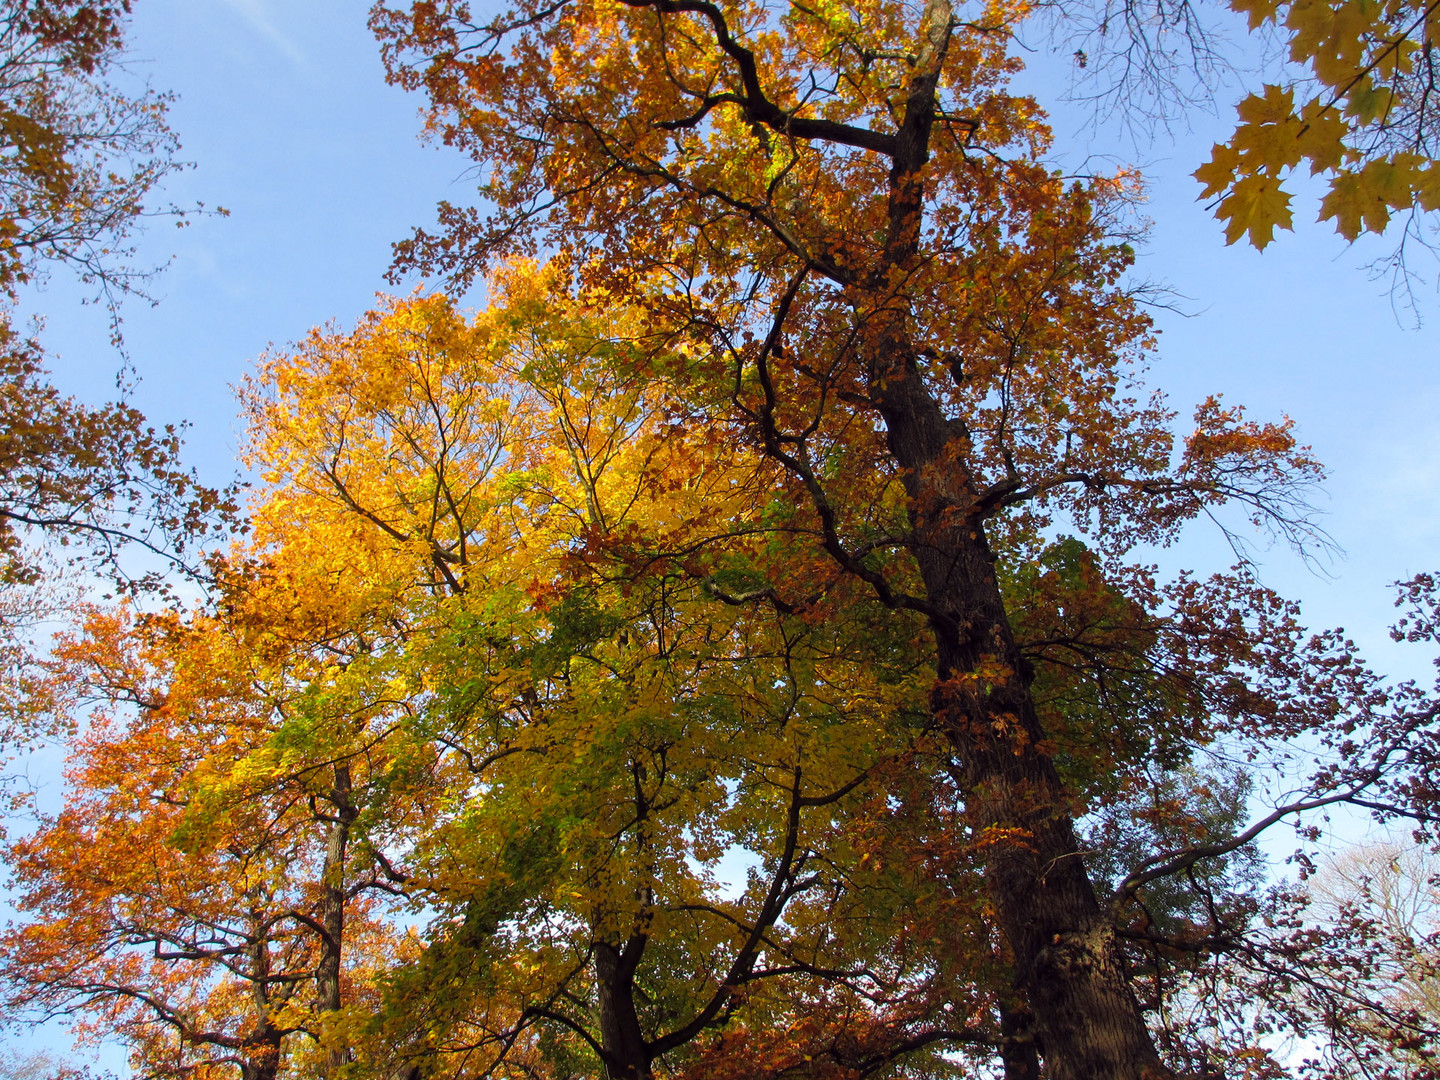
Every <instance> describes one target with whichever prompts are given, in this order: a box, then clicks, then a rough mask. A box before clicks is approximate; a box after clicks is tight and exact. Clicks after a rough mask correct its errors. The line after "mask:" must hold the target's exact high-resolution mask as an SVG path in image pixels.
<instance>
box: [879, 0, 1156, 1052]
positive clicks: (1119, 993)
mask: <svg viewBox="0 0 1440 1080" xmlns="http://www.w3.org/2000/svg"><path fill="white" fill-rule="evenodd" d="M954 26H955V18H954V11H953V6H952V3H951V0H927V3H926V6H925V12H924V14H923V16H922V17H921V23H920V39H919V40H918V41H917V42H916V47H915V57H916V59H915V63H914V65H913V67H912V75H911V78H910V84H909V87H908V93H907V99H906V103H905V113H904V116H903V118H902V121H901V123H900V127H899V130H898V131H897V132H896V150H895V156H894V158H893V160H892V163H891V170H890V180H889V184H890V190H889V204H888V210H887V216H888V229H887V235H886V238H885V247H884V252H883V255H882V256H881V258H880V260H879V263H878V265H877V266H876V267H875V269H874V271H873V272H872V273H871V274H870V275H869V277H868V279H867V281H866V282H865V283H864V284H862V285H861V286H860V292H861V293H862V294H863V296H864V301H863V302H862V308H863V309H866V310H868V311H869V312H870V314H869V315H868V317H867V318H866V326H865V327H864V330H865V334H864V337H863V338H862V341H863V345H862V348H863V349H864V351H865V359H866V381H867V384H868V390H869V395H870V398H871V400H872V401H873V402H874V403H875V404H876V405H877V406H878V408H879V410H880V413H881V416H882V417H883V419H884V421H885V426H886V442H887V444H888V446H889V449H890V453H891V454H892V455H893V457H894V458H895V460H896V462H897V463H898V464H899V465H900V466H901V468H902V469H903V470H904V482H905V487H906V490H907V493H908V494H909V496H910V502H911V526H912V538H911V544H910V550H911V552H912V554H913V555H914V557H915V559H916V561H917V563H918V564H919V570H920V575H921V578H922V580H923V582H924V585H925V599H926V600H927V601H928V603H929V604H930V605H931V608H932V611H931V613H930V616H929V618H930V625H931V628H932V630H933V631H934V634H935V644H936V666H937V676H938V678H937V680H936V684H935V690H934V692H933V694H932V698H931V707H932V709H933V711H934V714H935V717H936V720H937V721H938V722H939V724H940V725H941V727H942V729H943V730H944V731H945V732H946V733H947V734H948V735H949V737H950V741H951V742H952V744H953V745H954V747H955V751H956V754H957V756H958V757H959V759H960V762H961V768H962V771H963V774H964V779H965V788H966V790H965V804H966V814H967V817H968V821H969V824H970V827H971V829H972V831H973V833H974V838H975V841H976V842H977V843H979V844H981V845H983V851H984V855H985V885H986V890H987V892H988V893H989V896H990V900H991V902H992V903H993V904H994V906H995V911H996V914H997V917H998V921H999V924H1000V928H1001V930H1002V932H1003V933H1004V934H1005V937H1006V939H1007V941H1008V942H1009V945H1010V949H1011V952H1012V954H1013V955H1014V958H1015V965H1016V971H1017V974H1018V976H1019V983H1020V989H1021V990H1022V991H1023V992H1024V993H1025V995H1026V996H1027V998H1028V1000H1029V1004H1030V1007H1031V1010H1032V1011H1033V1012H1034V1015H1035V1028H1036V1034H1037V1035H1038V1037H1039V1041H1040V1045H1041V1046H1042V1047H1043V1052H1044V1058H1045V1065H1046V1068H1047V1071H1048V1072H1049V1074H1050V1076H1051V1078H1052V1080H1160V1078H1164V1077H1168V1076H1170V1075H1171V1074H1170V1073H1169V1072H1168V1070H1166V1069H1165V1067H1164V1066H1163V1065H1162V1064H1161V1063H1160V1058H1159V1055H1158V1054H1157V1053H1156V1051H1155V1046H1154V1043H1153V1041H1152V1040H1151V1038H1150V1033H1149V1031H1148V1030H1147V1029H1146V1027H1145V1022H1144V1019H1143V1017H1142V1016H1141V1014H1140V1009H1139V1006H1138V1005H1137V1004H1136V1002H1135V997H1134V995H1133V994H1132V993H1131V991H1130V986H1129V984H1128V982H1127V980H1126V977H1125V972H1124V970H1123V969H1122V966H1121V963H1120V955H1119V949H1118V947H1117V945H1116V941H1115V933H1114V928H1113V927H1112V926H1111V925H1110V921H1109V919H1108V917H1107V915H1106V913H1105V912H1104V911H1103V910H1102V909H1101V907H1100V904H1099V902H1098V901H1097V899H1096V897H1095V892H1094V890H1093V889H1092V888H1091V886H1090V879H1089V877H1088V876H1087V875H1086V872H1085V865H1084V862H1083V861H1082V859H1081V857H1080V853H1079V850H1078V844H1077V842H1076V838H1075V831H1074V828H1073V825H1072V822H1071V811H1070V809H1069V803H1068V800H1067V799H1066V797H1065V791H1064V790H1063V788H1062V785H1061V783H1060V777H1059V774H1058V773H1057V772H1056V771H1055V765H1054V762H1052V761H1051V760H1050V757H1049V755H1048V754H1046V753H1045V752H1044V751H1043V750H1042V749H1041V747H1043V745H1044V739H1045V733H1044V732H1043V731H1042V730H1041V727H1040V721H1039V718H1038V716H1037V715H1036V712H1035V705H1034V701H1033V699H1032V698H1031V696H1030V686H1029V682H1030V680H1029V677H1028V675H1027V674H1026V669H1025V666H1024V664H1023V662H1022V659H1021V656H1020V651H1019V649H1018V648H1017V646H1016V644H1015V636H1014V633H1013V631H1012V629H1011V626H1010V620H1009V617H1008V615H1007V613H1006V611H1005V605H1004V601H1003V599H1002V597H1001V594H1000V584H999V581H998V579H997V578H996V575H995V565H994V564H995V556H994V554H993V553H992V552H991V550H990V546H989V543H988V542H987V540H986V536H985V523H984V513H985V510H984V507H983V506H982V505H981V492H980V490H979V489H978V486H977V482H976V479H975V476H974V475H973V473H972V472H971V471H970V467H969V466H968V465H967V464H966V461H967V456H968V455H967V451H968V445H969V437H968V431H967V430H966V428H965V426H964V424H963V423H962V422H960V421H959V420H951V419H950V418H949V417H947V416H946V415H945V412H944V410H943V409H942V408H941V405H940V402H939V401H938V400H937V399H936V397H935V396H934V395H933V394H932V393H931V391H930V389H929V387H927V386H926V383H925V379H924V377H923V376H922V374H921V370H920V365H919V358H918V356H917V355H916V351H917V350H916V345H915V342H914V340H913V337H912V330H911V320H910V316H909V313H908V310H907V308H906V303H905V301H904V299H903V296H901V295H897V293H896V292H895V289H896V284H895V283H896V282H901V281H904V280H905V278H906V275H907V274H908V272H909V271H911V270H912V269H914V267H915V266H916V265H917V260H919V259H920V257H921V256H920V246H921V226H922V222H923V220H924V215H925V188H924V168H925V165H926V163H927V162H928V160H929V156H930V136H931V129H932V127H933V125H934V121H935V116H936V113H937V111H938V108H939V104H938V98H937V92H938V87H939V85H940V74H941V69H942V66H943V62H944V57H945V54H946V52H947V51H948V49H949V44H950V35H951V33H952V31H953V28H954Z"/></svg>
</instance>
